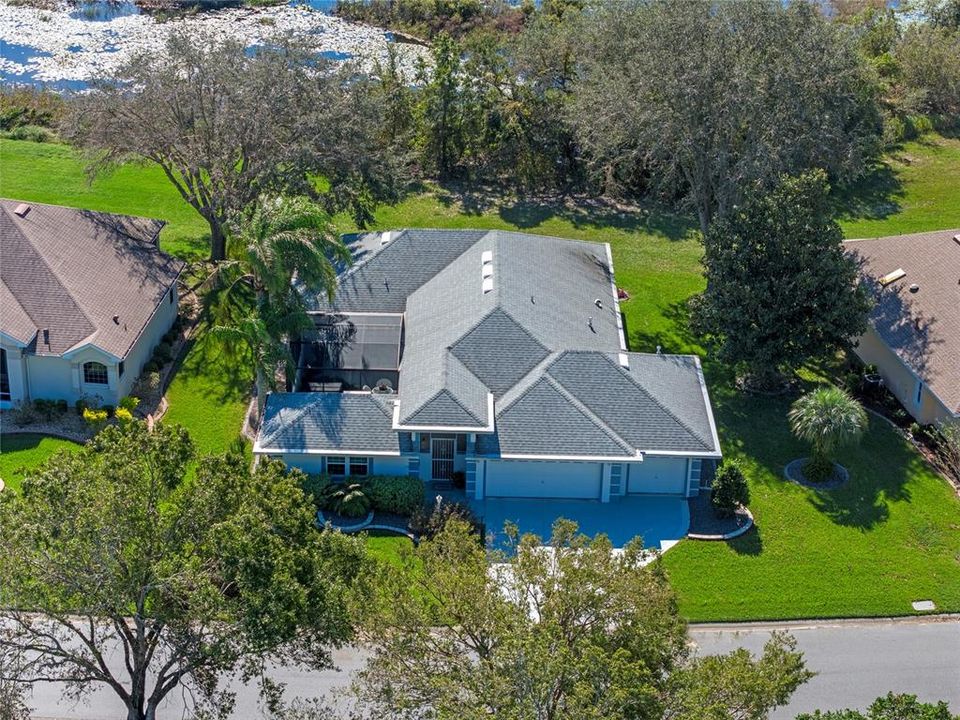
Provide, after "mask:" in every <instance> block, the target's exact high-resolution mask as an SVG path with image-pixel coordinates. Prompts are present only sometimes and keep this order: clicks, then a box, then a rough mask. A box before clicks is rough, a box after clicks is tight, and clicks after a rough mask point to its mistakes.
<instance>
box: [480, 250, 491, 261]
mask: <svg viewBox="0 0 960 720" xmlns="http://www.w3.org/2000/svg"><path fill="white" fill-rule="evenodd" d="M480 262H482V263H492V262H493V250H484V251H483V254H482V255H481V256H480Z"/></svg>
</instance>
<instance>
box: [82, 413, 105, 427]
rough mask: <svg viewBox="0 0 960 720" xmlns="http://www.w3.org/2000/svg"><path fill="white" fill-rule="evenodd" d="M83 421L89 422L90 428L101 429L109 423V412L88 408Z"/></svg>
mask: <svg viewBox="0 0 960 720" xmlns="http://www.w3.org/2000/svg"><path fill="white" fill-rule="evenodd" d="M83 419H84V420H85V421H86V422H87V424H88V425H90V427H92V428H94V429H95V430H96V429H99V428H101V427H103V426H104V424H105V423H106V422H107V411H106V410H92V409H91V408H86V409H84V411H83Z"/></svg>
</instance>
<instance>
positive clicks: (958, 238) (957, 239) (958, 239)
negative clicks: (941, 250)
mask: <svg viewBox="0 0 960 720" xmlns="http://www.w3.org/2000/svg"><path fill="white" fill-rule="evenodd" d="M953 241H954V242H955V243H956V244H957V245H960V233H957V234H956V235H954V236H953Z"/></svg>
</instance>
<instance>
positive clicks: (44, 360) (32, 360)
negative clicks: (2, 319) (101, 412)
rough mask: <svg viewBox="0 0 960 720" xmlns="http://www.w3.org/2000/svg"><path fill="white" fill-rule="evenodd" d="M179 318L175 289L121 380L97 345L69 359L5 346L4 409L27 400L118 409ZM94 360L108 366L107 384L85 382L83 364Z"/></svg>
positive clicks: (139, 341)
mask: <svg viewBox="0 0 960 720" xmlns="http://www.w3.org/2000/svg"><path fill="white" fill-rule="evenodd" d="M176 317H177V294H176V289H174V291H173V302H171V301H170V295H169V293H167V295H165V296H164V299H163V300H162V301H161V303H160V305H158V306H157V311H156V313H154V315H153V317H152V318H151V319H150V322H149V323H147V325H146V327H145V328H144V329H143V332H142V333H141V334H140V336H139V337H138V338H137V341H136V342H135V343H134V345H133V347H132V348H131V349H130V352H129V353H127V357H126V358H125V359H124V373H123V377H120V367H119V363H118V362H117V361H116V360H115V359H114V358H113V357H111V356H109V355H106V354H104V353H103V352H102V351H101V350H99V349H98V348H96V347H94V346H88V347H85V348H82V349H80V350H79V351H77V352H75V353H73V354H71V355H70V357H69V358H65V357H60V356H56V355H31V354H22V352H21V350H20V349H19V348H17V347H16V346H8V345H7V344H6V343H4V345H3V348H4V350H6V351H7V366H8V373H9V375H10V403H6V402H5V403H3V406H4V407H8V406H13V405H15V404H16V403H17V402H19V401H21V400H26V399H30V400H38V399H43V400H66V401H67V402H69V403H74V402H76V401H77V400H78V399H80V398H81V397H87V398H95V399H98V401H99V403H100V404H101V405H113V406H116V405H117V403H118V402H119V400H120V398H122V397H124V396H125V395H129V394H130V391H131V389H132V388H133V385H134V383H135V382H136V380H137V378H138V377H139V375H140V371H141V370H142V369H143V366H144V364H145V363H146V362H147V361H148V360H149V359H150V356H151V355H152V354H153V349H154V348H155V347H156V346H157V344H158V343H159V342H160V339H161V338H162V337H163V336H164V334H165V333H166V332H167V331H168V330H169V329H170V327H171V326H172V325H173V322H174V320H175V319H176ZM90 361H94V362H99V363H103V364H104V365H105V366H106V367H107V381H108V382H107V384H106V385H100V384H95V383H86V382H84V379H83V365H84V363H86V362H90Z"/></svg>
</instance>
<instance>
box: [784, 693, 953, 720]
mask: <svg viewBox="0 0 960 720" xmlns="http://www.w3.org/2000/svg"><path fill="white" fill-rule="evenodd" d="M958 718H960V715H953V714H952V713H951V712H950V709H949V708H948V707H947V703H945V702H939V703H923V702H920V701H919V700H917V696H916V695H898V694H895V693H892V692H891V693H887V694H886V695H885V696H883V697H880V698H877V699H876V700H874V701H873V703H871V705H870V707H869V708H868V709H867V711H866V712H860V711H859V710H830V711H828V712H822V711H820V710H817V711H816V712H814V713H804V714H803V715H797V718H796V720H958Z"/></svg>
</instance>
